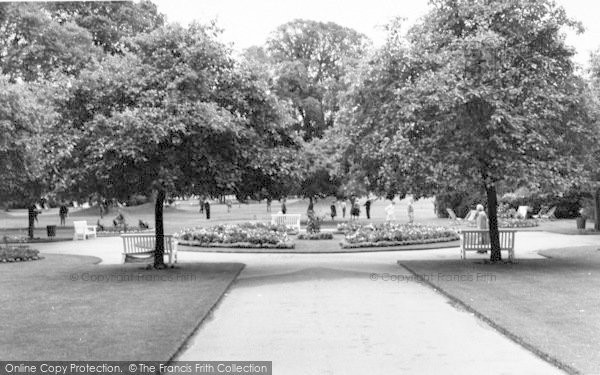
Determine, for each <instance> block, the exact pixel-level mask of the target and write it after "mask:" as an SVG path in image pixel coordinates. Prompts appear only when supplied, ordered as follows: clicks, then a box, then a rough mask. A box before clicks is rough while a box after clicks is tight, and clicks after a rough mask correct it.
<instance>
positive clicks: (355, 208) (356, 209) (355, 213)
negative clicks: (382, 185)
mask: <svg viewBox="0 0 600 375" xmlns="http://www.w3.org/2000/svg"><path fill="white" fill-rule="evenodd" d="M371 204H372V201H371V200H370V199H367V200H366V201H365V203H364V204H363V206H364V207H365V214H366V215H367V219H370V218H371ZM340 207H341V209H342V219H345V218H346V211H347V209H348V206H347V205H346V201H345V200H342V201H341V202H340ZM329 208H330V215H331V220H334V219H335V218H336V216H337V215H338V210H337V201H333V202H331V206H330V207H329ZM359 216H360V203H358V200H357V199H356V198H355V197H351V198H350V218H351V219H358V217H359Z"/></svg>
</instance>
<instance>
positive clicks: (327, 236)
mask: <svg viewBox="0 0 600 375" xmlns="http://www.w3.org/2000/svg"><path fill="white" fill-rule="evenodd" d="M296 238H298V239H299V240H333V233H324V232H319V233H302V234H299V235H298V237H296Z"/></svg>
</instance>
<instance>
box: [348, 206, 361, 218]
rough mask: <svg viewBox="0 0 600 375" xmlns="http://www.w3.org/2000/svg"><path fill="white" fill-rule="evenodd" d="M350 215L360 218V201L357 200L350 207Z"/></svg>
mask: <svg viewBox="0 0 600 375" xmlns="http://www.w3.org/2000/svg"><path fill="white" fill-rule="evenodd" d="M350 216H351V217H352V218H353V219H356V220H358V217H359V216H360V205H359V204H358V202H355V203H354V204H353V205H352V208H351V209H350Z"/></svg>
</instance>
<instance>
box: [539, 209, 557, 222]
mask: <svg viewBox="0 0 600 375" xmlns="http://www.w3.org/2000/svg"><path fill="white" fill-rule="evenodd" d="M555 211H556V206H554V207H552V208H551V209H549V210H548V212H546V213H545V214H543V215H540V219H544V220H554V219H556V216H555V215H554V212H555Z"/></svg>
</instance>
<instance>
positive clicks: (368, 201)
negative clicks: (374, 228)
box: [365, 198, 371, 219]
mask: <svg viewBox="0 0 600 375" xmlns="http://www.w3.org/2000/svg"><path fill="white" fill-rule="evenodd" d="M365 212H366V213H367V219H370V218H371V200H370V199H368V198H367V201H366V202H365Z"/></svg>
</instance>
